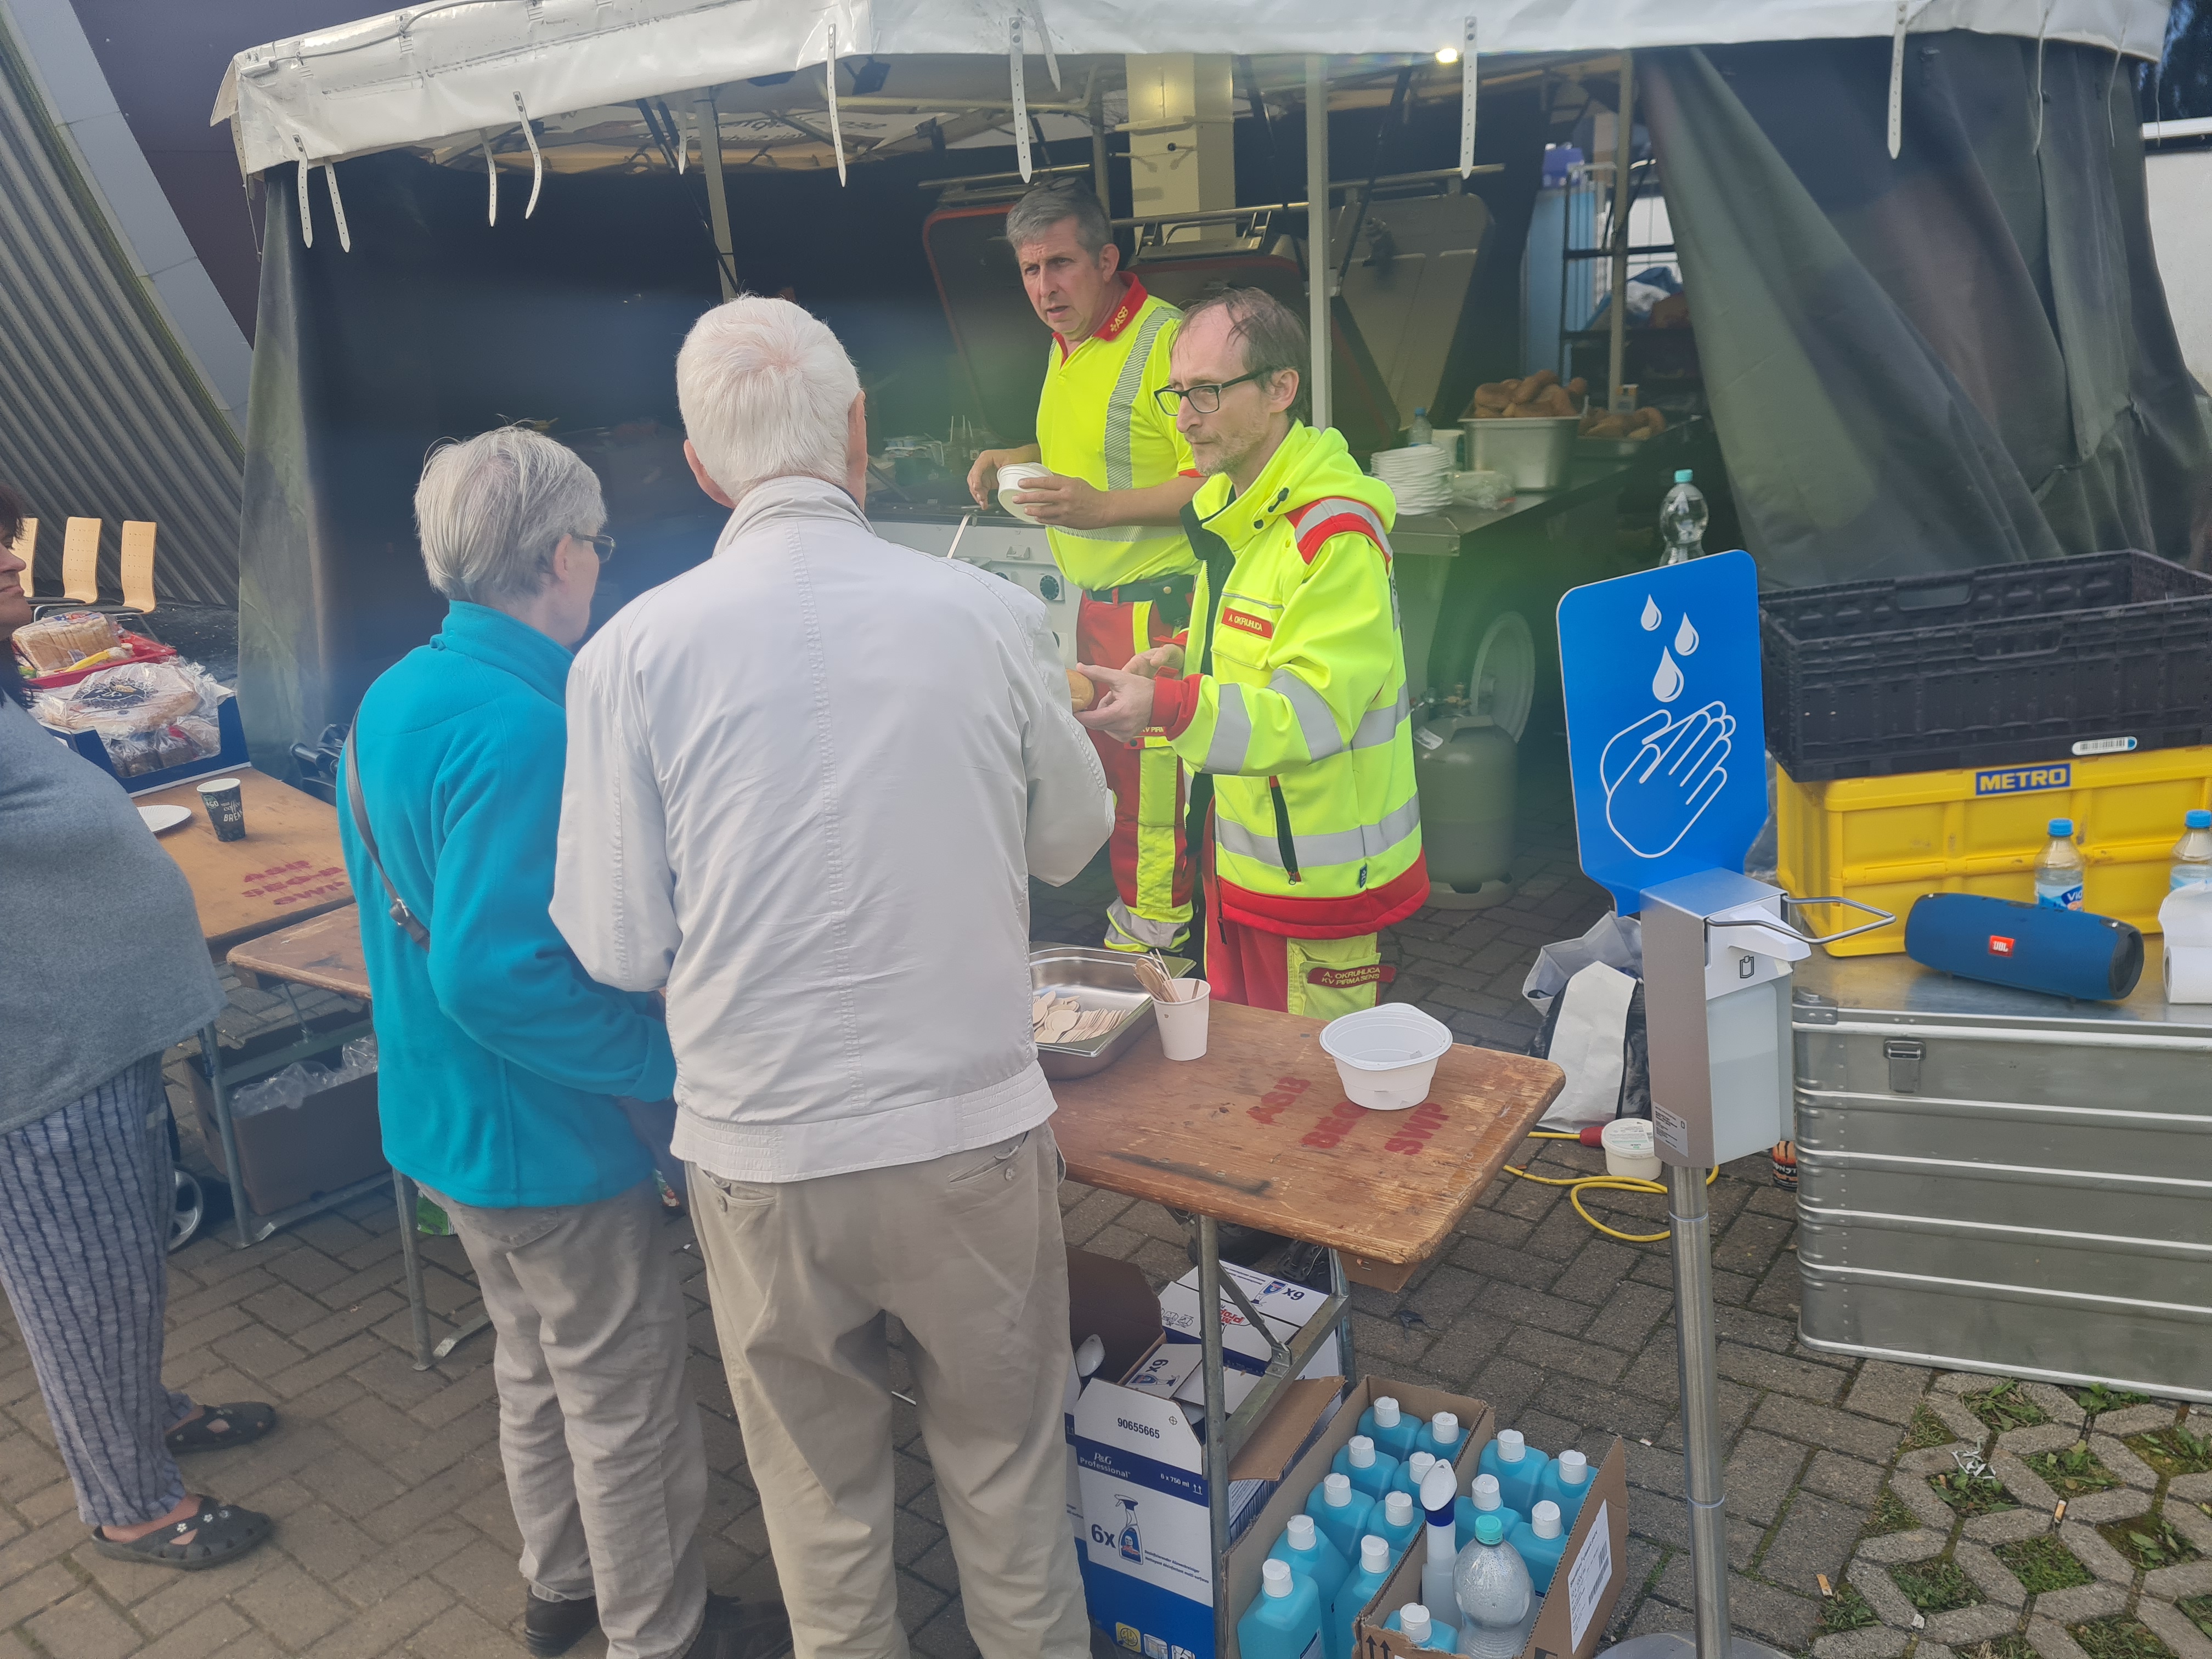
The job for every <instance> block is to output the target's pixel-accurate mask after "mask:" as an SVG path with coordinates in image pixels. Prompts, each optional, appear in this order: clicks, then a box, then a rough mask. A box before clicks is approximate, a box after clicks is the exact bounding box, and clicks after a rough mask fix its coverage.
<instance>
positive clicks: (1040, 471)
mask: <svg viewBox="0 0 2212 1659" xmlns="http://www.w3.org/2000/svg"><path fill="white" fill-rule="evenodd" d="M1049 477H1052V469H1051V468H1050V467H1048V466H1042V465H1039V464H1038V463H1036V462H1035V461H1015V462H1012V463H1011V464H1010V465H1006V466H1002V467H1000V469H999V505H1000V507H1005V508H1006V511H1007V512H1009V513H1012V514H1013V515H1014V516H1015V517H1016V518H1018V519H1019V520H1022V521H1023V522H1024V524H1035V523H1036V520H1035V519H1032V518H1030V515H1029V514H1028V513H1024V511H1022V509H1021V508H1020V507H1017V506H1015V505H1014V492H1015V491H1016V490H1018V489H1022V488H1023V487H1024V486H1025V485H1027V484H1028V483H1030V481H1031V480H1032V479H1036V478H1049Z"/></svg>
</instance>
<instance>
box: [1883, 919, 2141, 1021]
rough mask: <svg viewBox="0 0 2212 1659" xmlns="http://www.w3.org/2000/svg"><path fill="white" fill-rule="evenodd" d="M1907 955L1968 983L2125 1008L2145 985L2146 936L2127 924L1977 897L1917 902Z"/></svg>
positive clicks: (1907, 939)
mask: <svg viewBox="0 0 2212 1659" xmlns="http://www.w3.org/2000/svg"><path fill="white" fill-rule="evenodd" d="M1905 955H1907V956H1908V957H1911V958H1912V959H1913V960H1914V961H1915V962H1917V963H1919V964H1920V965H1921V966H1922V967H1923V968H1933V969H1937V970H1938V971H1939V972H1942V973H1946V974H1956V975H1959V976H1960V978H1961V979H1980V980H1987V981H1989V982H1990V984H1992V985H2009V986H2012V987H2015V989H2018V990H2022V991H2042V992H2045V993H2047V994H2050V995H2051V996H2055V997H2072V998H2074V999H2075V1000H2077V1001H2081V1002H2118V1001H2119V1000H2121V999H2122V998H2124V997H2125V996H2126V995H2127V994H2128V993H2129V992H2130V991H2132V990H2134V989H2135V988H2136V981H2137V980H2138V979H2140V978H2142V965H2143V944H2142V934H2141V933H2137V932H2136V930H2135V929H2134V928H2133V927H2130V926H2129V925H2128V924H2127V923H2126V922H2124V921H2115V920H2113V919H2112V917H2111V916H2095V915H2090V914H2089V913H2088V912H2087V911H2086V910H2051V909H2046V908H2044V907H2042V906H2040V905H2035V904H2023V903H2021V902H2018V901H2016V900H2014V899H2000V898H1984V897H1983V896H1980V895H1979V894H1976V893H1930V894H1929V895H1927V896H1925V897H1923V898H1921V899H1918V900H1917V901H1915V902H1914V903H1913V906H1912V912H1911V915H1908V916H1906V917H1905Z"/></svg>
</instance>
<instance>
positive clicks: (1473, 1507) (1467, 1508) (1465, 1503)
mask: <svg viewBox="0 0 2212 1659" xmlns="http://www.w3.org/2000/svg"><path fill="white" fill-rule="evenodd" d="M1452 1513H1453V1515H1454V1516H1455V1517H1456V1520H1457V1522H1458V1530H1459V1547H1461V1548H1462V1549H1465V1548H1466V1547H1468V1545H1469V1544H1472V1543H1473V1542H1474V1523H1475V1522H1476V1521H1477V1520H1479V1519H1480V1518H1481V1517H1482V1516H1486V1515H1495V1516H1497V1517H1498V1522H1499V1523H1500V1524H1501V1525H1503V1526H1504V1528H1505V1535H1506V1536H1507V1537H1508V1538H1510V1537H1511V1536H1512V1535H1513V1528H1516V1527H1517V1526H1519V1525H1520V1524H1521V1511H1520V1510H1509V1509H1507V1508H1506V1507H1505V1500H1504V1498H1502V1497H1501V1496H1499V1494H1498V1477H1497V1476H1496V1475H1494V1474H1478V1475H1476V1476H1475V1477H1474V1481H1473V1482H1472V1483H1471V1487H1470V1491H1469V1493H1468V1496H1467V1497H1465V1498H1461V1499H1460V1500H1459V1501H1458V1502H1457V1503H1455V1504H1453V1505H1452Z"/></svg>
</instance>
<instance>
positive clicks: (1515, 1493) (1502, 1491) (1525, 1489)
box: [1480, 1429, 1552, 1515]
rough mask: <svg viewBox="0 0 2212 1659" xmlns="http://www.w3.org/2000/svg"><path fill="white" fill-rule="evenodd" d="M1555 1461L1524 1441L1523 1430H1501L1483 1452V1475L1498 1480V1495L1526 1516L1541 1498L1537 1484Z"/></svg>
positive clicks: (1507, 1506) (1510, 1507)
mask: <svg viewBox="0 0 2212 1659" xmlns="http://www.w3.org/2000/svg"><path fill="white" fill-rule="evenodd" d="M1551 1461H1552V1460H1551V1459H1550V1458H1548V1457H1547V1456H1545V1455H1544V1454H1543V1453H1541V1452H1540V1451H1538V1450H1537V1449H1535V1448H1534V1446H1532V1445H1530V1444H1529V1443H1528V1442H1527V1441H1525V1440H1523V1439H1522V1437H1521V1431H1520V1430H1518V1429H1500V1430H1498V1437H1497V1438H1496V1439H1494V1440H1492V1442H1491V1443H1489V1444H1488V1445H1486V1446H1485V1447H1484V1448H1483V1449H1482V1462H1481V1465H1480V1468H1481V1470H1482V1473H1483V1474H1494V1475H1496V1476H1497V1477H1498V1497H1499V1498H1501V1499H1503V1500H1504V1504H1505V1507H1506V1508H1508V1509H1510V1510H1519V1511H1520V1512H1521V1513H1522V1514H1523V1515H1526V1514H1528V1511H1529V1510H1531V1509H1533V1508H1534V1507H1535V1503H1536V1499H1537V1498H1539V1497H1540V1496H1541V1493H1539V1492H1537V1490H1536V1483H1537V1482H1538V1481H1539V1480H1542V1479H1543V1478H1544V1465H1545V1464H1547V1463H1548V1462H1551Z"/></svg>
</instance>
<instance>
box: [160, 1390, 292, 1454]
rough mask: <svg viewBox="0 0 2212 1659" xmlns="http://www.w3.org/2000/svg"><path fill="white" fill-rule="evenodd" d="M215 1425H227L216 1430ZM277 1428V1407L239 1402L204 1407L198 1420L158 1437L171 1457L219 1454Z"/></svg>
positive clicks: (190, 1421)
mask: <svg viewBox="0 0 2212 1659" xmlns="http://www.w3.org/2000/svg"><path fill="white" fill-rule="evenodd" d="M216 1423H224V1424H228V1425H229V1426H228V1427H227V1428H222V1429H216V1428H214V1427H212V1426H211V1425H214V1424H216ZM275 1427H276V1407H273V1406H265V1405H264V1404H262V1403H261V1401H258V1400H238V1401H232V1402H231V1403H230V1404H229V1405H227V1406H208V1407H203V1408H202V1409H201V1411H200V1414H199V1415H198V1416H197V1417H195V1418H191V1419H188V1420H186V1421H185V1422H182V1423H179V1424H178V1425H177V1426H176V1427H175V1428H173V1429H171V1430H170V1431H168V1432H167V1434H165V1435H163V1436H162V1437H161V1443H162V1444H163V1445H165V1446H167V1448H168V1449H169V1454H170V1455H171V1456H178V1455H182V1454H183V1453H185V1452H197V1451H221V1450H222V1449H223V1448H224V1447H226V1446H243V1445H247V1444H250V1443H252V1442H253V1441H256V1440H258V1439H260V1438H261V1437H262V1436H263V1435H264V1434H266V1433H268V1432H269V1431H270V1430H271V1429H273V1428H275Z"/></svg>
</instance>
